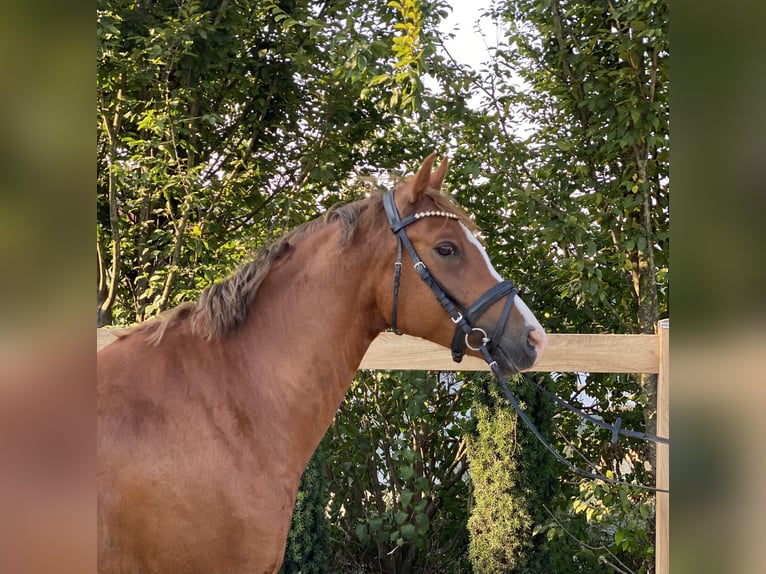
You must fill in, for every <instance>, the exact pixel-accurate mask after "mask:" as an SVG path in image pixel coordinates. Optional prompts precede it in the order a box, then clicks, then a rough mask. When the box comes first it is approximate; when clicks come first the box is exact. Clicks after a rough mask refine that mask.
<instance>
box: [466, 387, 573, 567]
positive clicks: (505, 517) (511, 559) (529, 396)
mask: <svg viewBox="0 0 766 574" xmlns="http://www.w3.org/2000/svg"><path fill="white" fill-rule="evenodd" d="M473 384H478V385H479V386H480V388H481V392H480V393H477V402H476V404H475V405H474V412H473V416H474V420H475V425H476V427H475V431H474V432H473V433H472V436H471V441H470V448H469V459H470V476H471V484H472V486H473V494H474V506H473V509H472V511H471V516H470V519H469V521H468V529H469V531H470V534H471V543H470V550H469V556H470V559H471V564H472V566H473V570H474V572H486V573H488V574H489V573H500V572H519V573H521V572H524V573H527V572H529V573H532V572H552V571H556V572H558V571H559V570H552V569H551V564H552V561H551V556H550V554H551V552H550V549H549V547H548V545H547V544H546V541H545V539H543V538H541V537H536V536H533V529H534V527H535V525H536V524H538V523H539V522H540V520H541V519H542V518H543V514H542V508H543V507H544V505H546V504H550V502H551V499H552V497H553V495H554V493H555V491H556V482H557V476H558V470H559V468H558V467H557V466H556V462H555V461H554V460H553V458H552V457H551V455H550V453H548V452H547V451H546V450H545V448H544V447H543V446H542V445H541V444H540V443H539V442H538V441H537V439H536V438H535V437H534V436H533V435H532V434H531V432H530V431H529V429H527V428H526V427H525V426H524V425H523V424H521V423H520V421H518V418H517V415H516V412H515V411H514V410H513V408H512V407H511V405H510V403H509V402H508V401H507V400H506V399H505V397H504V396H502V395H501V392H502V391H501V390H500V388H499V386H498V385H497V383H496V381H494V379H492V378H491V377H488V376H484V377H481V378H479V377H476V378H475V381H474V382H473ZM514 393H515V394H516V395H517V399H519V401H520V403H521V404H522V406H523V407H524V408H525V410H526V411H527V413H528V414H529V415H530V418H531V420H532V421H533V423H534V424H535V426H537V427H538V429H540V431H541V432H542V433H543V434H544V436H548V437H549V438H550V434H551V424H550V420H551V415H552V412H553V409H552V406H551V404H550V401H548V400H547V399H544V398H543V397H541V396H540V395H539V394H538V393H537V391H536V389H534V387H533V386H532V385H531V384H529V383H528V382H525V381H522V380H519V381H517V384H516V385H514Z"/></svg>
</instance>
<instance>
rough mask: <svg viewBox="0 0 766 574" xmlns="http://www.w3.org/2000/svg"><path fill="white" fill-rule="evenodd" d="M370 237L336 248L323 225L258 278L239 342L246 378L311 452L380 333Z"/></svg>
mask: <svg viewBox="0 0 766 574" xmlns="http://www.w3.org/2000/svg"><path fill="white" fill-rule="evenodd" d="M371 233H373V232H372V231H371V230H369V229H367V230H361V229H360V230H359V235H360V236H362V237H357V238H356V240H355V241H353V242H352V244H349V245H347V246H345V247H340V246H339V237H340V235H339V234H340V231H339V225H338V224H328V225H326V226H322V227H320V228H319V229H317V230H316V231H314V232H312V233H311V234H309V235H307V236H304V237H303V238H301V239H300V240H299V241H297V242H296V243H295V244H294V245H292V246H291V247H290V249H289V253H288V254H287V256H285V257H284V259H283V260H281V261H279V262H278V263H277V264H276V265H275V267H274V268H272V269H271V270H270V271H269V274H268V275H267V276H266V278H265V279H264V281H263V283H262V284H261V286H260V288H259V290H258V294H257V296H256V298H255V301H254V302H253V304H252V307H251V309H250V313H249V319H248V321H247V324H246V325H245V326H244V328H243V329H242V330H241V334H240V335H239V337H240V341H241V343H242V347H241V348H242V349H243V353H242V357H243V358H245V360H247V361H249V362H250V364H249V365H248V371H250V372H252V373H257V378H258V379H259V380H258V381H256V383H257V384H259V385H268V388H269V389H271V390H272V392H273V393H275V396H269V397H268V399H273V402H274V405H275V406H274V408H275V409H284V411H285V413H286V414H285V416H286V418H288V419H289V420H290V421H293V422H294V423H295V424H299V425H300V427H301V429H302V430H301V432H304V431H305V432H307V433H309V434H312V435H313V440H312V441H311V444H312V445H313V446H312V447H311V451H312V452H313V448H314V447H315V446H316V444H313V443H317V444H318V442H319V440H321V437H322V435H323V434H324V432H325V431H326V430H327V427H328V426H329V425H330V423H331V422H332V418H333V416H334V415H335V412H336V411H337V409H338V407H339V406H340V403H341V402H342V400H343V397H344V395H345V393H346V391H347V390H348V388H349V386H350V384H351V381H352V379H353V376H354V373H355V372H356V370H357V368H358V367H359V364H360V363H361V360H362V358H363V356H364V353H365V352H366V350H367V348H368V347H369V345H370V343H371V342H372V341H373V339H374V338H375V337H376V336H377V335H378V334H379V333H380V332H381V331H382V330H383V329H384V328H385V327H386V326H387V324H386V322H385V318H384V317H382V315H381V313H380V311H378V309H377V306H376V303H375V291H376V281H377V280H378V279H379V277H380V276H381V275H380V274H381V273H383V272H384V271H383V270H384V263H383V262H382V261H381V259H382V258H381V255H380V253H379V252H380V248H379V246H378V245H375V242H373V241H370V240H369V237H370V234H371ZM288 413H289V414H288ZM309 455H310V453H309Z"/></svg>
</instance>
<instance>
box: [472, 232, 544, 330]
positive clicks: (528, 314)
mask: <svg viewBox="0 0 766 574" xmlns="http://www.w3.org/2000/svg"><path fill="white" fill-rule="evenodd" d="M460 226H461V227H462V228H463V231H465V235H466V237H467V238H468V241H470V242H471V243H472V244H473V245H475V246H476V249H478V250H479V253H481V254H482V256H483V257H484V261H485V263H486V264H487V269H489V272H490V274H491V275H492V277H494V278H495V279H497V281H498V283H499V282H500V281H502V280H503V278H502V277H501V276H500V274H499V273H498V272H497V270H496V269H495V268H494V267H493V266H492V261H490V260H489V255H488V254H487V250H486V249H484V246H483V245H482V244H481V241H479V240H478V238H477V237H476V236H475V235H474V234H473V233H471V232H470V231H469V230H468V228H467V227H466V226H465V225H463V224H462V223H461V224H460ZM513 304H514V305H515V306H516V309H517V310H518V311H519V313H521V316H522V317H523V318H524V323H525V324H526V325H529V326H530V327H534V328H535V329H537V330H539V331H540V333H545V330H544V329H543V328H542V326H541V325H540V322H539V321H538V320H537V317H535V315H534V313H532V311H530V310H529V307H527V304H526V303H524V301H522V299H521V297H519V296H518V295H516V297H514V298H513Z"/></svg>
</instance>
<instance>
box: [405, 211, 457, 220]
mask: <svg viewBox="0 0 766 574" xmlns="http://www.w3.org/2000/svg"><path fill="white" fill-rule="evenodd" d="M433 216H436V217H448V218H450V219H460V216H459V215H457V214H456V213H449V212H447V211H419V212H418V213H415V214H414V215H413V217H414V218H415V219H420V218H422V217H433Z"/></svg>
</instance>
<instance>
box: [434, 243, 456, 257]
mask: <svg viewBox="0 0 766 574" xmlns="http://www.w3.org/2000/svg"><path fill="white" fill-rule="evenodd" d="M436 252H437V253H438V254H439V255H441V256H442V257H449V256H450V255H455V254H456V252H457V250H456V249H455V246H454V245H452V243H442V244H441V245H439V246H438V247H437V248H436Z"/></svg>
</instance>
